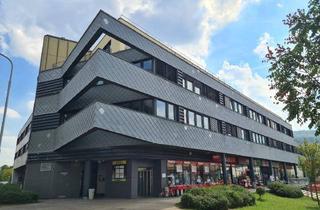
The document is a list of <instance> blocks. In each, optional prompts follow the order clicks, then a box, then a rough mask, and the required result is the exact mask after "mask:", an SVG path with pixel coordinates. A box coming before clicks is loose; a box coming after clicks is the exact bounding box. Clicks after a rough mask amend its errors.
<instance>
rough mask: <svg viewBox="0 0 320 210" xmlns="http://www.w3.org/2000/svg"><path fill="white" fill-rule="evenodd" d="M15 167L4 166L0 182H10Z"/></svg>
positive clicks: (0, 170)
mask: <svg viewBox="0 0 320 210" xmlns="http://www.w3.org/2000/svg"><path fill="white" fill-rule="evenodd" d="M12 170H13V167H12V166H11V167H10V166H7V165H3V166H2V167H1V168H0V181H10V179H11V176H12Z"/></svg>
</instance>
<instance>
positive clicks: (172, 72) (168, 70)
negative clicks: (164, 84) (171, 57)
mask: <svg viewBox="0 0 320 210" xmlns="http://www.w3.org/2000/svg"><path fill="white" fill-rule="evenodd" d="M155 70H156V74H157V75H159V76H161V77H164V78H166V79H168V80H170V81H172V82H177V70H176V69H175V68H174V67H172V66H170V65H168V64H166V63H164V62H162V61H160V60H156V67H155Z"/></svg>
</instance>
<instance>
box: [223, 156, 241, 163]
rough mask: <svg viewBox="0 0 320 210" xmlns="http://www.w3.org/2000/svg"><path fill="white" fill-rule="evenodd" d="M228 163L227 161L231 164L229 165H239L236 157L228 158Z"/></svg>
mask: <svg viewBox="0 0 320 210" xmlns="http://www.w3.org/2000/svg"><path fill="white" fill-rule="evenodd" d="M226 161H227V163H229V164H237V162H238V161H237V158H236V157H234V156H228V157H227V158H226Z"/></svg>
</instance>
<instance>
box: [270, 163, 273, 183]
mask: <svg viewBox="0 0 320 210" xmlns="http://www.w3.org/2000/svg"><path fill="white" fill-rule="evenodd" d="M272 174H273V173H272V161H271V160H269V179H270V177H271V176H272ZM270 181H273V180H271V179H270Z"/></svg>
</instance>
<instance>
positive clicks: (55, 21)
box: [0, 0, 258, 66]
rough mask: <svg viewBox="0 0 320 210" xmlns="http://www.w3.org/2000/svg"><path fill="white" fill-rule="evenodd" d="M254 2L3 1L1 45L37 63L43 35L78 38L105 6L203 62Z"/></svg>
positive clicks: (217, 0)
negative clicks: (216, 38)
mask: <svg viewBox="0 0 320 210" xmlns="http://www.w3.org/2000/svg"><path fill="white" fill-rule="evenodd" d="M253 2H258V0H215V1H211V0H201V1H186V0H179V1H170V2H163V1H160V0H155V1H150V0H130V1H129V0H111V1H108V4H106V3H105V1H101V0H95V1H91V2H90V3H88V2H87V1H84V0H77V1H68V2H66V1H63V0H55V1H49V2H47V1H42V0H34V1H33V2H32V4H30V3H29V2H28V1H17V0H12V1H4V2H2V3H1V4H0V13H1V16H2V18H1V19H0V37H2V41H1V42H0V47H1V48H2V50H7V51H8V52H9V53H10V54H12V55H13V56H17V57H22V58H24V59H26V60H27V61H29V62H30V63H32V64H34V65H36V66H38V65H39V59H40V53H41V46H42V38H43V36H44V35H45V34H53V35H57V36H63V37H66V38H69V39H74V40H78V39H79V38H80V36H81V35H82V34H83V32H84V31H85V29H86V27H87V26H88V25H89V23H90V22H91V20H92V19H93V17H94V16H95V15H96V13H97V12H98V11H99V10H100V9H102V10H104V11H106V12H108V13H110V14H111V15H113V16H114V17H119V16H120V15H122V14H123V15H125V16H126V17H129V18H130V20H133V22H137V23H138V24H139V25H143V26H148V27H147V28H148V29H150V30H152V31H153V32H156V34H160V38H161V39H162V40H169V42H170V43H171V44H172V45H173V46H175V47H176V48H177V49H178V50H180V51H182V52H184V53H185V54H187V55H189V56H191V57H192V58H194V59H196V60H197V61H198V62H200V63H201V64H204V60H205V58H206V57H207V56H208V54H209V50H210V48H209V46H210V40H211V38H212V36H213V34H214V33H215V32H216V31H217V30H219V29H221V28H223V27H224V26H226V25H227V24H229V23H231V22H233V21H236V20H237V19H238V17H239V15H240V13H241V11H242V10H243V8H244V7H245V6H246V5H247V4H248V3H253ZM57 5H61V6H59V7H57ZM52 8H55V9H54V10H53V9H52ZM74 8H77V9H76V10H75V9H74ZM177 8H179V9H177ZM79 20H81V21H79ZM154 34H155V33H154Z"/></svg>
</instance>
